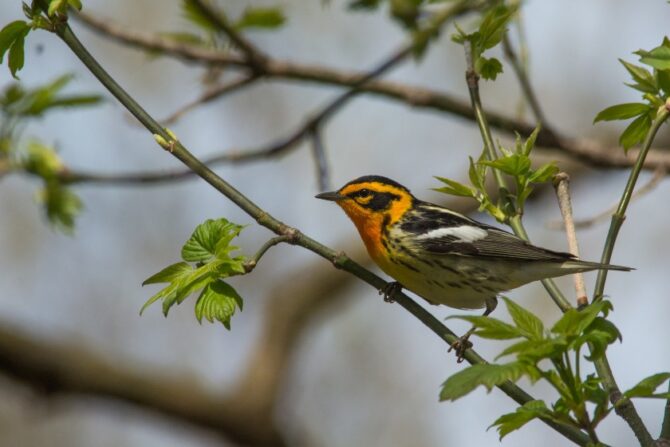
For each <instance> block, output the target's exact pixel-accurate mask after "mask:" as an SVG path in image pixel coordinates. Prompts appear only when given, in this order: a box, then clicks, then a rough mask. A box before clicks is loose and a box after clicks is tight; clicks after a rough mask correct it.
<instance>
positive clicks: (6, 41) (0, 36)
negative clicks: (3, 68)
mask: <svg viewBox="0 0 670 447" xmlns="http://www.w3.org/2000/svg"><path fill="white" fill-rule="evenodd" d="M26 29H27V30H30V27H29V26H28V24H27V23H26V22H25V21H23V20H16V21H14V22H11V23H8V24H7V25H5V27H4V28H2V30H0V64H1V63H2V61H3V59H4V57H5V53H6V52H7V50H9V48H10V47H11V46H12V44H13V43H14V41H15V40H16V39H17V38H18V36H19V35H20V34H22V33H24V32H26V31H25V30H26Z"/></svg>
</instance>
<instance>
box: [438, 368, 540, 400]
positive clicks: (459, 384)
mask: <svg viewBox="0 0 670 447" xmlns="http://www.w3.org/2000/svg"><path fill="white" fill-rule="evenodd" d="M534 368H535V367H533V366H531V365H527V364H524V363H521V362H512V363H505V364H502V365H497V364H492V363H478V364H475V365H472V366H469V367H467V368H465V369H464V370H462V371H459V372H457V373H456V374H454V375H452V376H451V377H449V378H448V379H447V380H446V381H445V382H444V384H443V385H442V391H441V392H440V400H442V401H444V400H456V399H458V398H460V397H463V396H465V395H466V394H469V393H470V392H471V391H473V390H474V389H475V388H477V387H478V386H480V385H482V386H484V387H486V389H487V390H488V391H491V389H492V388H493V387H494V386H496V385H500V384H501V383H503V382H505V381H507V380H509V381H511V382H516V381H517V380H519V378H520V377H521V376H522V375H524V374H528V373H529V372H530V371H529V369H534Z"/></svg>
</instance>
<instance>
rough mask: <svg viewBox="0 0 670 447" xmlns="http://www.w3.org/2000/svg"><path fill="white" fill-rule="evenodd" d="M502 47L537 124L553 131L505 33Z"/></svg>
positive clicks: (547, 130)
mask: <svg viewBox="0 0 670 447" xmlns="http://www.w3.org/2000/svg"><path fill="white" fill-rule="evenodd" d="M502 48H503V52H504V53H505V57H506V58H507V61H508V62H509V63H510V65H511V66H512V69H513V70H514V73H515V74H516V77H517V79H518V80H519V85H520V87H521V91H522V93H523V96H524V97H525V98H526V101H528V105H529V106H530V109H531V110H532V111H533V115H534V116H535V120H536V121H537V122H538V124H541V125H542V128H543V129H544V130H545V131H546V132H551V133H553V132H552V130H551V126H550V125H549V123H548V121H547V118H546V116H545V115H544V112H543V111H542V107H541V106H540V102H539V101H538V99H537V95H536V94H535V90H533V86H532V85H531V83H530V79H529V77H528V73H527V72H526V70H525V69H524V67H523V66H522V65H521V62H520V61H519V58H518V57H517V55H516V52H515V51H514V48H513V47H512V43H511V42H510V40H509V36H508V35H507V33H505V34H504V35H503V38H502Z"/></svg>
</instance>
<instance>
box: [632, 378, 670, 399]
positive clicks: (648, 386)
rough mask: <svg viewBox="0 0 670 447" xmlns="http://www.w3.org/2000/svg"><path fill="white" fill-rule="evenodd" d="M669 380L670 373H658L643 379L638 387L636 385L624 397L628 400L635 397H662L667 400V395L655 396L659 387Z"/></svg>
mask: <svg viewBox="0 0 670 447" xmlns="http://www.w3.org/2000/svg"><path fill="white" fill-rule="evenodd" d="M668 379H670V373H669V372H664V373H658V374H654V375H652V376H649V377H647V378H645V379H642V380H641V381H640V382H638V384H637V385H635V386H634V387H633V388H631V389H629V390H628V391H626V392H625V393H623V395H624V397H627V398H629V399H630V398H633V397H662V398H665V397H666V396H665V394H667V393H664V394H663V395H660V394H654V391H656V388H658V387H659V386H661V385H663V383H665V382H666V381H667V380H668Z"/></svg>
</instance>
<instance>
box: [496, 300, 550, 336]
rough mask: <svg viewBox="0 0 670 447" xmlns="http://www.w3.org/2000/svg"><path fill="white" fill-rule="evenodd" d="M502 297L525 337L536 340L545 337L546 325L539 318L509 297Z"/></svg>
mask: <svg viewBox="0 0 670 447" xmlns="http://www.w3.org/2000/svg"><path fill="white" fill-rule="evenodd" d="M502 299H503V300H504V301H505V304H506V305H507V311H508V312H509V314H510V316H511V317H512V319H513V320H514V323H515V324H516V327H518V328H519V329H520V330H521V331H522V333H523V334H524V336H525V337H527V338H530V339H534V340H538V339H541V338H543V336H544V325H543V324H542V321H541V320H540V319H539V318H537V317H536V316H535V315H534V314H533V313H532V312H529V311H527V310H526V309H524V308H523V307H521V306H519V305H518V304H516V303H515V302H514V301H512V300H510V299H509V298H505V297H502Z"/></svg>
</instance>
